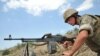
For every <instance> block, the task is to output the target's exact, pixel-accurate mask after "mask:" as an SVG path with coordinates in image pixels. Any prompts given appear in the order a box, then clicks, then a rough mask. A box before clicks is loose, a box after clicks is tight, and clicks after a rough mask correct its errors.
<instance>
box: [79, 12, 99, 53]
mask: <svg viewBox="0 0 100 56" xmlns="http://www.w3.org/2000/svg"><path fill="white" fill-rule="evenodd" d="M79 19H80V20H79V21H78V22H79V25H80V28H79V32H80V31H82V30H87V31H88V33H89V37H88V38H87V40H86V44H87V45H88V46H89V47H90V48H91V49H92V50H93V51H96V52H97V51H100V17H99V16H96V15H89V14H85V15H83V16H81V17H79Z"/></svg>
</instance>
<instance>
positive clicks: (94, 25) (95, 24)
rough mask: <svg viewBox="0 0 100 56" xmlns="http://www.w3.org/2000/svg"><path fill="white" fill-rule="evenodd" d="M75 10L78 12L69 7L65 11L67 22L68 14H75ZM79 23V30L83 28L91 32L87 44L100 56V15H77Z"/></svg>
mask: <svg viewBox="0 0 100 56" xmlns="http://www.w3.org/2000/svg"><path fill="white" fill-rule="evenodd" d="M71 11H72V12H71ZM75 12H76V13H77V11H76V10H74V9H69V10H67V11H65V13H64V20H65V22H66V19H68V17H66V16H69V15H68V14H73V13H74V14H75ZM70 16H71V15H70ZM70 16H69V17H70ZM77 23H78V24H79V26H80V28H79V32H80V31H82V30H87V31H88V33H89V37H88V38H87V40H86V44H87V45H88V46H89V48H90V49H91V50H92V51H95V52H97V53H98V56H100V16H95V15H89V14H85V15H83V16H80V17H77Z"/></svg>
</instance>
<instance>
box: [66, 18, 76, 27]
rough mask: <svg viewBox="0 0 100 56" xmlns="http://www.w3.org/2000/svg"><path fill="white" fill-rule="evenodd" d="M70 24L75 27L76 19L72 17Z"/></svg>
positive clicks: (69, 20)
mask: <svg viewBox="0 0 100 56" xmlns="http://www.w3.org/2000/svg"><path fill="white" fill-rule="evenodd" d="M68 24H70V25H72V26H74V25H75V17H70V18H69V19H68Z"/></svg>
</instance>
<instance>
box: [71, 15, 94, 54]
mask: <svg viewBox="0 0 100 56" xmlns="http://www.w3.org/2000/svg"><path fill="white" fill-rule="evenodd" d="M92 21H93V19H92V18H91V17H89V16H87V15H85V16H84V17H83V19H82V21H81V25H80V28H79V34H78V35H77V37H76V40H75V42H74V44H73V46H72V49H71V50H70V51H71V54H74V53H75V52H76V51H77V50H78V49H79V48H80V47H81V46H82V44H83V43H84V42H85V40H86V39H87V38H88V37H89V36H92V35H93V22H92Z"/></svg>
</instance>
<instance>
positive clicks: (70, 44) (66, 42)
mask: <svg viewBox="0 0 100 56" xmlns="http://www.w3.org/2000/svg"><path fill="white" fill-rule="evenodd" d="M72 45H73V43H72V42H71V41H65V42H63V43H62V46H63V47H64V48H67V47H68V46H72Z"/></svg>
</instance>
